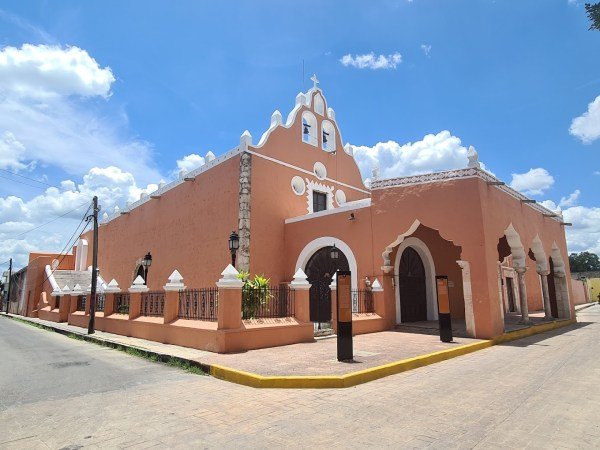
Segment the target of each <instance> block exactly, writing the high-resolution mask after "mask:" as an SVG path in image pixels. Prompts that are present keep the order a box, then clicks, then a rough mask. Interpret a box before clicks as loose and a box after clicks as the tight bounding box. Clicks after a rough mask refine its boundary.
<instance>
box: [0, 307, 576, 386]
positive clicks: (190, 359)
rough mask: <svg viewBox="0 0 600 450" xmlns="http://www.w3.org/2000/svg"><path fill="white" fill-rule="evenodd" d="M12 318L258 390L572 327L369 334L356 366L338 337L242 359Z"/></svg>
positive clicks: (406, 365) (344, 381)
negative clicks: (447, 336) (494, 335)
mask: <svg viewBox="0 0 600 450" xmlns="http://www.w3.org/2000/svg"><path fill="white" fill-rule="evenodd" d="M2 315H4V314H2ZM9 317H11V318H14V319H16V320H21V321H24V322H29V323H31V324H34V325H37V326H41V327H43V328H46V329H49V330H53V331H56V332H59V333H61V334H65V335H74V336H75V337H78V338H80V339H85V340H87V341H91V342H95V343H97V344H100V345H105V346H108V347H113V348H120V349H127V348H134V349H137V350H139V351H141V352H143V353H145V354H148V355H152V356H157V357H158V359H159V360H161V361H163V362H168V361H169V360H181V361H183V362H186V363H192V364H193V365H195V366H197V367H200V368H202V370H203V371H205V372H206V373H208V374H211V375H213V376H216V377H218V378H222V379H225V380H228V381H232V382H235V383H239V384H246V385H249V386H255V387H348V386H352V385H355V384H359V383H364V382H367V381H371V380H374V379H377V378H381V377H383V376H387V375H391V374H393V373H399V372H402V371H406V370H411V369H414V368H417V367H422V366H425V365H428V364H433V363H435V362H439V361H442V360H445V359H450V358H454V357H456V356H460V355H463V354H466V353H471V352H473V351H477V350H480V349H483V348H487V347H490V346H492V345H494V344H496V343H500V342H504V341H510V340H514V339H519V338H521V337H524V336H528V335H531V334H537V333H540V332H544V331H548V330H551V329H554V328H559V327H562V326H565V325H568V324H569V323H571V322H569V321H558V322H549V323H544V324H541V325H536V326H533V327H529V328H525V329H519V330H516V331H511V332H509V333H505V334H504V335H502V336H500V337H499V338H498V339H497V340H480V339H470V338H464V337H458V338H455V340H454V341H453V342H452V343H443V342H441V341H440V340H439V337H438V336H437V335H433V334H429V333H415V332H406V331H399V330H392V331H384V332H379V333H371V334H365V335H360V336H355V337H354V360H353V361H352V362H339V361H337V358H336V346H337V340H336V339H335V337H333V338H328V339H320V340H317V341H315V342H312V343H302V344H294V345H287V346H282V347H273V348H268V349H260V350H252V351H248V352H243V353H234V354H217V353H212V352H208V351H202V350H196V349H192V348H186V347H180V346H176V345H169V344H163V343H160V342H153V341H148V340H145V339H139V338H133V337H127V336H121V335H117V334H112V333H106V332H103V331H96V332H95V333H94V334H93V335H91V336H88V335H87V330H85V329H83V328H79V327H75V326H72V325H68V324H66V323H56V322H49V321H45V320H41V319H37V318H29V317H21V316H9Z"/></svg>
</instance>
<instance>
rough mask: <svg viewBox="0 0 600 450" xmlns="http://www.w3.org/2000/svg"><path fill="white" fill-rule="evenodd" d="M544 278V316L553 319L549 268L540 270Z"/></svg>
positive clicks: (539, 272) (542, 278)
mask: <svg viewBox="0 0 600 450" xmlns="http://www.w3.org/2000/svg"><path fill="white" fill-rule="evenodd" d="M538 274H539V275H540V278H541V280H542V298H543V299H544V318H546V319H548V320H552V309H551V307H550V291H548V275H550V271H549V270H540V271H538Z"/></svg>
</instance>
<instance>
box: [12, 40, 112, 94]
mask: <svg viewBox="0 0 600 450" xmlns="http://www.w3.org/2000/svg"><path fill="white" fill-rule="evenodd" d="M114 81H115V77H114V76H113V73H112V71H111V69H110V68H109V67H105V68H101V67H100V66H99V65H98V63H97V62H96V60H95V59H94V58H92V57H91V56H90V55H89V54H88V52H87V51H85V50H83V49H80V48H78V47H66V48H63V47H60V46H49V45H31V44H23V46H22V47H21V48H16V47H4V48H3V49H2V50H1V51H0V91H10V92H13V93H18V94H19V95H23V96H27V97H38V98H39V97H47V96H53V95H80V96H102V97H106V96H108V95H109V93H110V86H111V84H112V83H113V82H114Z"/></svg>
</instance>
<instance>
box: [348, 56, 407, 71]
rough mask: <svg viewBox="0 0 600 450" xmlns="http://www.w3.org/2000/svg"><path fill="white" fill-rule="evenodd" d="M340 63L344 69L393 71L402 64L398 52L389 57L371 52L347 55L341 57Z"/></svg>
mask: <svg viewBox="0 0 600 450" xmlns="http://www.w3.org/2000/svg"><path fill="white" fill-rule="evenodd" d="M340 62H341V63H342V64H343V65H344V66H346V67H348V66H350V67H355V68H357V69H372V70H377V69H395V68H396V67H397V66H398V64H400V63H401V62H402V55H401V54H400V53H398V52H396V53H393V54H391V55H375V53H374V52H371V53H366V54H363V55H354V56H353V55H351V54H350V53H349V54H347V55H344V56H342V58H341V59H340Z"/></svg>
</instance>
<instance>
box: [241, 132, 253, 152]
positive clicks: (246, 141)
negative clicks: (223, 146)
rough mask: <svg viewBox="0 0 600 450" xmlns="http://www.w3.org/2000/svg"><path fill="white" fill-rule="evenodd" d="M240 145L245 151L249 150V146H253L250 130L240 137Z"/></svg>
mask: <svg viewBox="0 0 600 450" xmlns="http://www.w3.org/2000/svg"><path fill="white" fill-rule="evenodd" d="M240 145H241V146H242V147H243V149H244V150H245V149H247V148H248V146H249V145H252V135H251V134H250V132H249V131H248V130H246V131H244V132H243V133H242V135H241V136H240Z"/></svg>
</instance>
